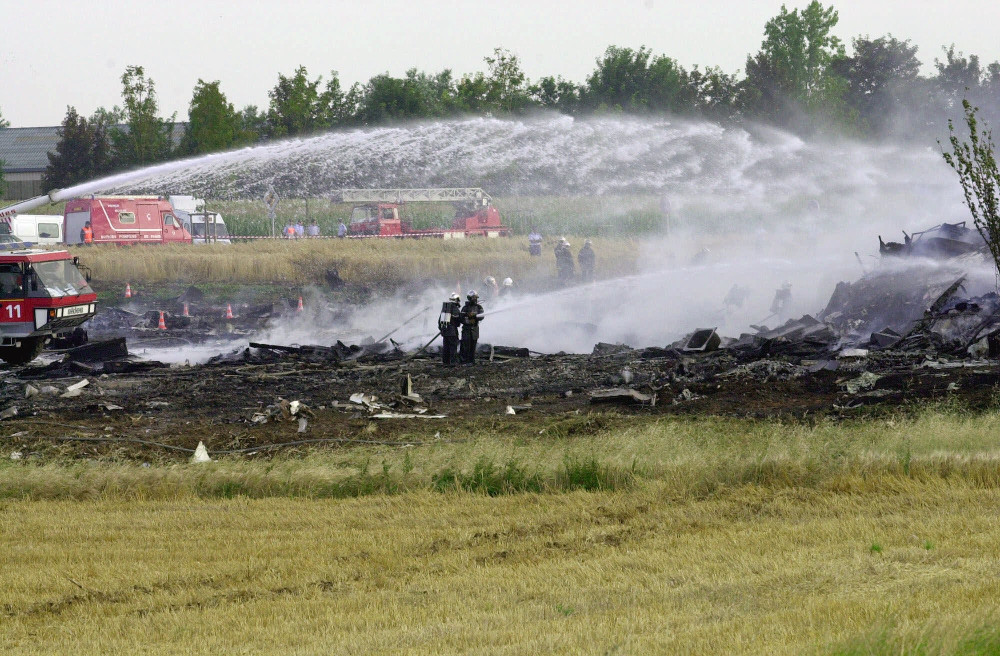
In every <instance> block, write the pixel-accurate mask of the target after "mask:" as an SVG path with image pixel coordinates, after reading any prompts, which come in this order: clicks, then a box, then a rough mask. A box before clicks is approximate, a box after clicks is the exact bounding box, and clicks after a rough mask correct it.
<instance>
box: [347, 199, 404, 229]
mask: <svg viewBox="0 0 1000 656" xmlns="http://www.w3.org/2000/svg"><path fill="white" fill-rule="evenodd" d="M348 233H349V234H351V235H378V236H380V237H392V236H396V235H401V234H403V227H402V222H401V221H400V220H399V204H397V203H371V204H368V205H357V206H355V207H354V208H353V209H352V210H351V225H350V226H349V227H348Z"/></svg>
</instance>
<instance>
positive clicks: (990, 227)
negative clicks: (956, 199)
mask: <svg viewBox="0 0 1000 656" xmlns="http://www.w3.org/2000/svg"><path fill="white" fill-rule="evenodd" d="M962 109H963V110H964V113H965V124H966V125H967V126H968V128H969V140H968V141H967V142H963V141H961V140H960V139H959V138H958V135H956V134H955V125H954V123H953V122H952V121H951V120H950V119H949V121H948V134H949V141H950V142H951V148H952V152H950V153H949V152H947V151H943V152H942V155H943V156H944V160H945V161H946V162H947V163H948V165H949V166H951V168H953V169H955V172H956V173H958V181H959V183H960V184H961V185H962V193H963V195H964V196H965V204H966V205H967V206H968V208H969V212H970V213H971V214H972V222H973V223H974V224H975V226H976V229H977V230H979V234H980V235H982V237H983V239H984V240H985V241H986V244H987V246H989V249H990V255H992V256H993V263H994V265H995V266H996V269H997V275H998V276H1000V171H998V170H997V160H996V156H995V151H996V148H995V146H994V145H993V132H992V130H988V129H984V130H983V131H982V132H979V125H978V121H977V120H976V112H977V111H978V108H975V107H973V106H972V103H970V102H969V101H968V100H967V99H964V98H963V99H962ZM939 143H940V142H939Z"/></svg>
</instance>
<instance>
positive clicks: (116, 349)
mask: <svg viewBox="0 0 1000 656" xmlns="http://www.w3.org/2000/svg"><path fill="white" fill-rule="evenodd" d="M66 357H67V359H69V360H75V361H77V362H105V361H107V360H116V359H120V358H127V357H128V347H127V346H126V345H125V338H124V337H118V338H116V339H109V340H105V341H101V342H88V343H87V344H84V345H82V346H77V347H75V348H71V349H69V350H67V351H66Z"/></svg>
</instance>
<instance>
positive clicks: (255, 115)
mask: <svg viewBox="0 0 1000 656" xmlns="http://www.w3.org/2000/svg"><path fill="white" fill-rule="evenodd" d="M236 118H237V124H238V126H239V127H238V128H237V129H238V131H239V139H238V141H239V143H256V142H259V141H263V140H264V139H265V138H266V137H267V134H268V124H267V114H266V113H265V112H261V111H259V110H258V109H257V106H256V105H247V106H246V107H244V108H243V110H242V111H241V112H239V114H238V115H237V117H236Z"/></svg>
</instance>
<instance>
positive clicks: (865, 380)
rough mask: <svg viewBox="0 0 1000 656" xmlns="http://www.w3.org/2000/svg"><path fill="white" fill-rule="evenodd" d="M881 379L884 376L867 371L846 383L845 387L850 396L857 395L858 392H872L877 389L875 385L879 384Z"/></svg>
mask: <svg viewBox="0 0 1000 656" xmlns="http://www.w3.org/2000/svg"><path fill="white" fill-rule="evenodd" d="M880 378H882V376H880V375H878V374H875V373H872V372H870V371H866V372H864V373H863V374H861V375H860V376H858V377H857V378H852V379H851V380H848V381H844V383H843V385H844V389H846V390H847V393H848V394H857V393H858V392H861V391H864V390H870V389H872V388H873V387H875V383H877V382H878V381H879V379H880Z"/></svg>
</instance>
